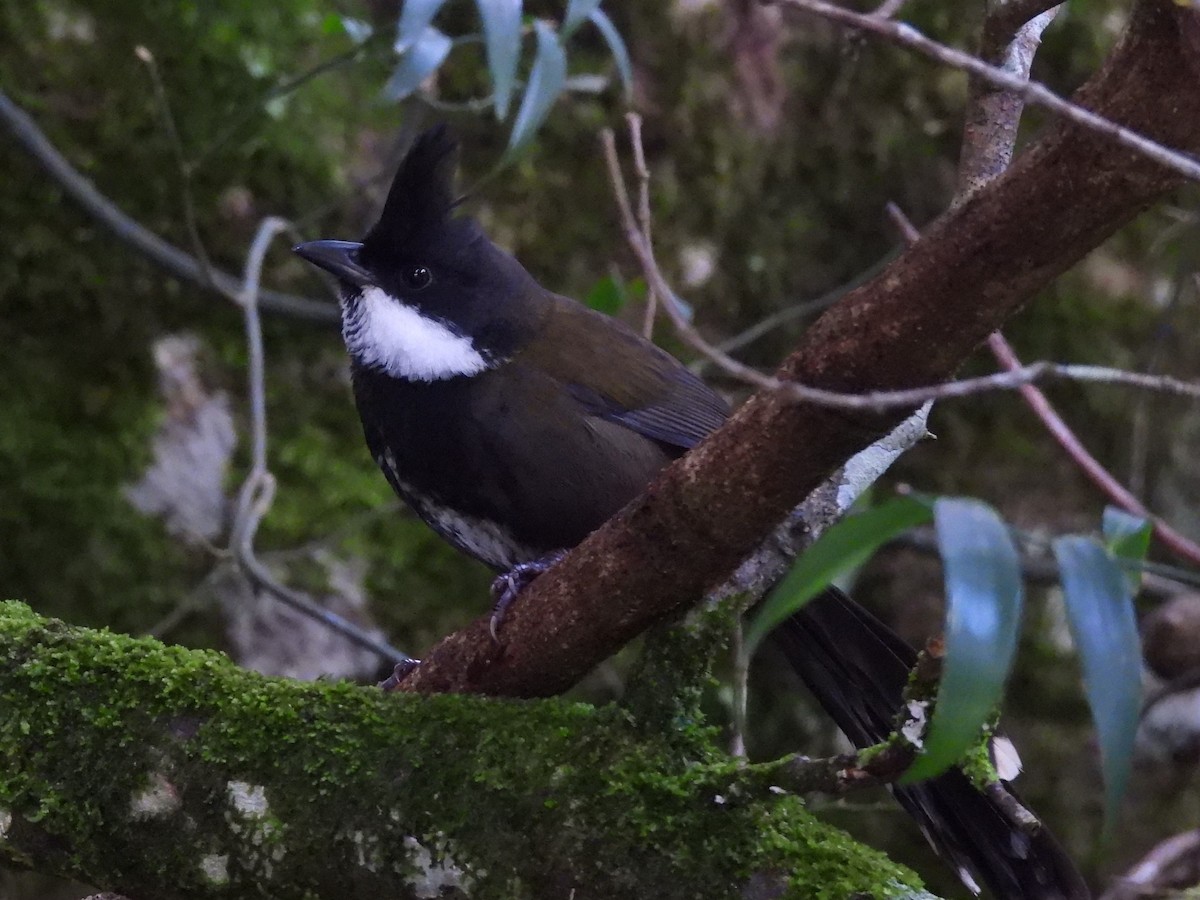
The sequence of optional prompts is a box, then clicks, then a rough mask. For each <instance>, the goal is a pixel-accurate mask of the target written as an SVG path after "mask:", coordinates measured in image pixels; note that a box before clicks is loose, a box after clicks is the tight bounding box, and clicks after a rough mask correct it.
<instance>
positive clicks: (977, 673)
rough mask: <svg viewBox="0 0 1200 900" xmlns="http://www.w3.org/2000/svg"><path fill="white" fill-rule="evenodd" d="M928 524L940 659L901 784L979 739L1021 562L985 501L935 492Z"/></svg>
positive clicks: (1008, 638) (934, 769) (932, 771)
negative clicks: (923, 733) (941, 587)
mask: <svg viewBox="0 0 1200 900" xmlns="http://www.w3.org/2000/svg"><path fill="white" fill-rule="evenodd" d="M933 509H934V514H933V521H934V527H935V529H936V531H937V541H938V549H939V550H940V552H941V554H942V565H943V568H944V571H945V582H946V656H945V661H944V663H943V666H942V679H941V684H940V685H939V687H938V695H937V706H936V708H935V709H934V711H933V721H932V722H931V723H930V726H929V733H928V735H927V737H926V740H925V747H924V750H923V752H922V753H921V755H920V756H918V757H917V761H916V762H915V763H914V764H913V765H912V767H911V768H910V769H909V770H908V772H906V773H905V775H904V777H903V779H902V781H903V782H905V783H909V782H913V781H919V780H921V779H923V778H930V777H932V776H934V775H937V774H939V773H940V772H943V771H945V770H946V769H948V768H949V767H950V766H952V765H954V763H956V762H958V760H959V759H961V758H962V756H963V755H964V754H965V753H966V752H967V751H968V750H969V749H970V748H971V746H972V745H973V744H975V742H976V741H978V740H979V737H980V730H981V729H982V728H983V726H984V724H985V723H987V721H988V720H989V719H990V718H991V716H992V713H993V711H994V710H995V708H996V706H997V704H999V702H1000V698H1001V696H1002V695H1003V693H1004V682H1005V680H1006V679H1007V678H1008V673H1009V670H1010V669H1011V668H1012V661H1013V655H1014V654H1015V652H1016V649H1017V636H1018V629H1019V626H1020V623H1021V600H1022V596H1023V586H1022V584H1021V563H1020V559H1019V557H1018V556H1017V548H1016V547H1014V546H1013V542H1012V538H1011V537H1010V536H1009V533H1008V529H1007V528H1006V527H1005V525H1004V522H1003V520H1002V519H1001V518H1000V516H999V515H997V513H996V511H995V510H994V509H992V508H991V507H990V506H988V505H987V504H986V503H980V502H979V501H978V500H971V499H968V498H963V497H942V498H939V499H938V500H937V502H936V503H935V504H934V508H933Z"/></svg>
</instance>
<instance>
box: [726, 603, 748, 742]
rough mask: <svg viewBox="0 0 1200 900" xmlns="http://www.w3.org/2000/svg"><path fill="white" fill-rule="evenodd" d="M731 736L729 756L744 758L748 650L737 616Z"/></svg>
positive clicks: (741, 623)
mask: <svg viewBox="0 0 1200 900" xmlns="http://www.w3.org/2000/svg"><path fill="white" fill-rule="evenodd" d="M731 649H732V651H733V675H732V678H731V680H732V682H733V717H732V718H733V722H732V727H733V734H732V735H730V738H729V755H730V756H732V757H734V758H735V759H745V758H746V723H747V722H748V721H749V720H748V719H747V716H746V708H747V700H748V699H749V686H750V648H749V647H747V646H746V626H745V623H744V622H743V621H742V617H741V616H738V617H737V619H736V620H735V621H734V623H733V647H732V648H731Z"/></svg>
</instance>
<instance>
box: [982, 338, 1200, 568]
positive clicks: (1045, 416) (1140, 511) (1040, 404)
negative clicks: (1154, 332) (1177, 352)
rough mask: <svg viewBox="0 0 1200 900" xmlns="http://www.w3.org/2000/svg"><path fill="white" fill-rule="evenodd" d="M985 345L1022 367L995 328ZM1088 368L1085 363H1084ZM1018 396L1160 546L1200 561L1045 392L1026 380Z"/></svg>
mask: <svg viewBox="0 0 1200 900" xmlns="http://www.w3.org/2000/svg"><path fill="white" fill-rule="evenodd" d="M988 348H989V349H990V350H991V351H992V355H993V356H995V357H996V359H997V360H999V361H1000V364H1001V365H1002V366H1004V367H1005V368H1006V369H1008V370H1009V371H1010V372H1019V371H1021V370H1022V368H1023V367H1022V366H1021V361H1020V360H1019V359H1018V358H1017V355H1016V353H1014V352H1013V349H1012V347H1011V346H1009V343H1008V341H1006V340H1005V339H1004V336H1003V335H1002V334H1000V332H995V333H994V334H992V335H991V336H990V337H989V338H988ZM1085 368H1088V367H1085ZM1143 377H1146V378H1156V376H1153V375H1146V376H1143ZM1020 391H1021V396H1022V397H1024V398H1025V402H1026V403H1028V404H1029V406H1030V407H1031V408H1032V409H1033V411H1034V413H1036V415H1037V417H1038V418H1039V419H1041V420H1042V424H1043V425H1045V427H1046V430H1047V431H1049V432H1050V434H1051V435H1052V436H1053V438H1054V439H1055V440H1056V441H1058V443H1059V446H1061V447H1062V448H1063V449H1064V450H1065V451H1067V454H1068V455H1069V456H1070V457H1071V459H1072V460H1074V462H1075V464H1076V465H1077V466H1079V468H1081V469H1082V470H1083V471H1084V474H1086V475H1087V476H1088V478H1090V479H1091V480H1092V482H1093V483H1094V484H1095V485H1096V486H1097V487H1099V488H1100V490H1102V491H1103V492H1104V493H1105V494H1106V495H1107V496H1108V498H1109V499H1110V500H1112V502H1113V503H1115V504H1116V505H1117V506H1119V507H1121V508H1122V509H1124V510H1125V511H1126V512H1129V513H1132V514H1133V515H1135V516H1141V517H1143V518H1145V519H1147V520H1148V521H1149V522H1150V524H1151V526H1152V527H1153V529H1154V536H1155V537H1157V538H1158V539H1159V540H1160V541H1162V543H1163V546H1165V547H1167V548H1168V549H1169V550H1170V551H1171V552H1172V553H1174V554H1176V555H1177V556H1179V557H1181V558H1183V559H1186V560H1188V561H1189V562H1191V563H1194V564H1196V565H1200V545H1197V544H1196V543H1195V542H1194V541H1191V540H1189V539H1188V538H1187V537H1185V536H1184V535H1182V534H1180V533H1179V532H1178V531H1176V530H1175V529H1174V528H1172V527H1171V526H1170V525H1168V524H1167V523H1166V522H1164V521H1163V520H1162V519H1160V518H1159V517H1158V516H1156V515H1154V514H1153V513H1151V512H1150V510H1148V509H1147V508H1146V506H1145V504H1143V503H1142V501H1141V500H1139V499H1138V498H1137V497H1135V496H1134V495H1133V494H1131V493H1130V492H1129V491H1128V490H1127V489H1126V488H1125V486H1124V485H1122V484H1121V483H1120V482H1119V481H1117V479H1116V478H1114V477H1113V475H1112V474H1111V473H1110V472H1109V471H1108V470H1107V469H1106V468H1104V466H1102V465H1101V464H1100V462H1099V461H1098V460H1097V459H1096V458H1095V457H1094V456H1092V454H1091V453H1089V452H1088V450H1087V448H1086V447H1084V446H1083V443H1082V442H1081V441H1080V440H1079V438H1077V437H1076V436H1075V433H1074V432H1073V431H1071V429H1070V427H1068V425H1067V423H1066V422H1064V421H1063V420H1062V417H1061V416H1059V414H1058V413H1057V412H1056V411H1055V409H1054V407H1053V406H1052V405H1051V404H1050V401H1049V400H1047V399H1046V395H1045V394H1043V393H1042V392H1041V391H1040V390H1038V389H1037V388H1036V387H1034V386H1033V385H1032V384H1025V385H1022V386H1021V387H1020Z"/></svg>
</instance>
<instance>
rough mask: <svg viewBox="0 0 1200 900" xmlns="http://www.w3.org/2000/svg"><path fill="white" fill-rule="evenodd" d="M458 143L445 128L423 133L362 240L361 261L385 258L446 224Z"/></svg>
mask: <svg viewBox="0 0 1200 900" xmlns="http://www.w3.org/2000/svg"><path fill="white" fill-rule="evenodd" d="M457 150H458V141H456V140H455V139H454V137H453V136H452V135H451V134H450V130H449V129H448V128H447V127H446V126H445V124H439V125H435V126H434V127H432V128H430V129H429V130H427V131H424V132H422V133H421V134H420V135H419V136H418V137H417V139H416V141H415V142H414V143H413V145H412V148H411V149H410V150H409V151H408V155H407V156H405V157H404V162H402V163H401V164H400V170H399V171H398V172H397V173H396V177H395V179H394V180H393V181H392V187H391V190H389V191H388V196H387V202H386V203H384V205H383V212H382V213H380V214H379V221H378V222H376V223H375V225H374V226H373V227H372V228H371V230H370V231H369V232H367V236H366V237H365V238H363V250H362V255H363V257H365V258H367V259H369V258H370V257H372V256H376V255H386V254H387V252H388V251H389V250H392V249H394V248H396V247H401V246H404V245H406V244H408V243H409V242H410V241H411V240H412V239H413V237H414V236H415V235H418V234H420V233H422V232H426V231H428V230H430V229H432V228H435V227H436V226H437V225H440V224H441V223H443V222H445V221H446V219H447V218H448V217H449V215H450V211H451V210H452V209H453V207H454V201H455V198H454V168H455V162H456V157H457V155H458V154H457Z"/></svg>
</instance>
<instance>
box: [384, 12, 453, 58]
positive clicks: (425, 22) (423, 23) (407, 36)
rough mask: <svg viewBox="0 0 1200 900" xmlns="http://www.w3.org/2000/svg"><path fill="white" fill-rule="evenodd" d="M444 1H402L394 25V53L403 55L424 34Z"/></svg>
mask: <svg viewBox="0 0 1200 900" xmlns="http://www.w3.org/2000/svg"><path fill="white" fill-rule="evenodd" d="M445 2H446V0H404V8H403V9H402V10H400V21H399V22H398V23H397V25H396V52H397V53H404V51H406V50H407V49H408V48H409V46H410V45H412V44H414V43H416V41H417V40H419V39H420V38H421V37H422V36H423V35H424V34H425V29H426V28H428V27H429V23H430V22H432V21H433V17H434V16H436V15H437V13H438V10H439V9H441V8H442V6H443V5H444V4H445Z"/></svg>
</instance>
